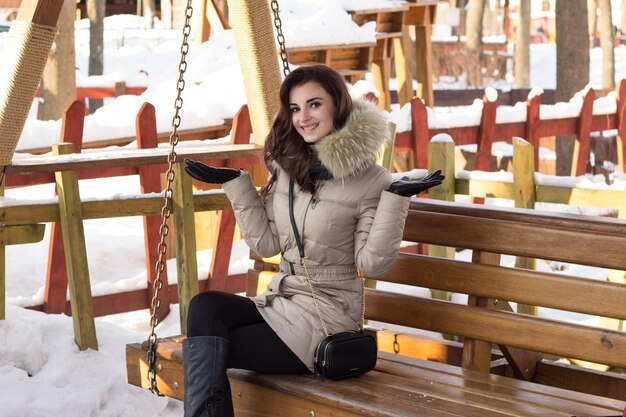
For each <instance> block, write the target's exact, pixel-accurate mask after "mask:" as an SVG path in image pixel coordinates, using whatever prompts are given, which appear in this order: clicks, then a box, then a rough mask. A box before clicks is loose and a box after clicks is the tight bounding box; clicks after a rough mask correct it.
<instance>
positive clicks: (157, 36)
mask: <svg viewBox="0 0 626 417" xmlns="http://www.w3.org/2000/svg"><path fill="white" fill-rule="evenodd" d="M381 2H383V0H367V1H365V0H359V1H355V0H341V2H335V1H332V0H314V1H311V0H308V1H305V0H292V1H290V2H287V1H282V2H281V7H282V8H283V10H287V11H288V12H287V13H286V14H285V17H284V25H285V36H286V38H287V39H288V42H293V43H292V44H291V45H306V44H311V43H312V42H319V43H331V41H333V43H340V42H354V41H357V40H358V41H371V40H372V36H373V29H372V27H371V25H365V26H364V27H360V28H359V27H358V26H356V25H354V24H353V23H352V22H351V21H349V16H348V15H347V13H346V12H345V10H354V9H363V8H373V7H377V6H378V5H380V4H381ZM338 4H341V6H342V8H343V9H341V8H340V7H339V6H338ZM314 19H318V20H317V21H316V22H314V21H313V20H314ZM85 24H86V23H85V21H81V22H78V23H77V30H79V31H80V30H82V31H83V32H84V29H85ZM143 24H144V22H142V21H140V20H138V19H137V18H135V17H133V16H130V17H129V16H116V17H111V18H107V19H106V25H107V32H106V33H105V43H106V44H107V45H113V46H112V47H110V48H109V47H108V48H107V49H106V55H105V75H104V76H102V77H90V78H87V77H86V76H85V75H84V74H85V73H86V72H87V71H86V68H87V65H86V63H87V56H88V55H87V53H86V49H85V42H84V35H83V37H82V38H77V39H78V40H77V44H79V46H78V50H77V67H78V71H79V73H78V77H77V79H78V82H79V84H80V85H83V86H89V85H112V84H113V83H114V82H115V81H125V82H126V83H127V85H131V86H132V85H145V86H147V87H148V89H147V90H146V92H145V93H144V94H143V95H142V96H138V97H133V96H123V97H119V98H117V99H115V100H107V103H108V104H107V106H105V107H103V108H102V109H100V110H99V111H98V112H96V113H95V114H94V115H91V116H88V117H87V119H86V123H85V139H86V141H89V140H95V139H101V138H110V137H119V136H132V135H133V134H134V120H135V114H136V112H137V110H138V109H139V107H140V106H141V104H142V103H143V102H145V101H150V102H151V103H152V104H154V105H155V106H156V109H157V119H158V126H159V130H160V131H167V130H169V126H170V123H171V117H172V102H173V99H174V96H175V79H176V72H177V65H178V48H179V45H178V39H179V35H176V34H174V33H172V32H171V31H164V30H159V29H156V30H149V31H146V30H138V28H141V27H142V25H143ZM320 24H321V25H322V26H324V30H323V31H319V30H318V31H317V32H316V28H319V25H320ZM307 31H308V32H307ZM120 34H121V37H120V36H119V35H120ZM323 34H326V35H324V36H326V37H323V36H322V35H323ZM328 34H331V35H330V37H328ZM140 37H145V39H143V40H141V39H137V38H140ZM148 38H149V39H148ZM80 39H82V41H81V40H80ZM120 39H126V40H125V41H124V42H126V43H125V44H124V45H121V46H120V45H117V47H115V45H114V44H115V42H119V40H120ZM140 41H141V42H140ZM1 49H2V42H1V38H0V53H1ZM624 51H626V49H624V48H623V47H620V48H617V49H616V64H617V68H616V73H617V74H618V77H621V76H623V74H625V73H626V68H623V65H624V64H620V63H622V62H626V59H621V58H620V57H621V56H622V55H623V54H624V53H625V52H624ZM598 55H599V50H593V51H592V52H591V58H592V65H591V67H592V73H591V77H592V78H591V79H592V82H591V85H594V86H597V85H599V82H598V80H599V76H600V75H599V72H598V71H596V69H595V68H598V67H599V66H598V65H595V64H594V62H598V61H597V60H598ZM531 60H532V63H533V64H534V65H533V69H532V72H531V79H532V82H533V85H535V86H537V87H541V88H554V73H555V71H554V68H555V60H554V48H553V45H540V46H539V45H533V48H532V51H531ZM186 77H187V80H188V81H187V85H186V89H185V93H184V99H185V105H184V106H183V113H182V119H183V128H194V127H202V126H211V125H216V124H221V123H222V121H223V119H224V118H229V117H232V116H233V115H234V113H235V112H236V111H237V110H238V108H239V107H240V105H241V104H243V103H244V102H245V93H244V89H243V84H242V82H241V77H240V69H239V60H238V58H237V54H236V53H235V43H234V38H233V35H232V32H231V31H224V32H221V33H218V34H216V35H215V36H213V37H212V38H211V40H210V41H209V42H206V43H205V44H204V45H203V46H202V48H200V49H194V50H192V52H191V53H190V56H189V69H188V71H187V73H186ZM368 79H369V80H371V77H368ZM393 82H395V81H394V80H392V83H393ZM374 90H375V89H374V88H373V86H372V84H371V81H368V80H367V79H366V80H365V81H363V82H361V83H358V84H357V85H355V86H354V87H353V90H352V92H353V94H354V95H356V96H359V95H363V94H365V93H366V92H369V91H374ZM537 91H538V90H535V91H534V92H533V93H531V94H536V92H537ZM489 94H493V92H490V93H489ZM614 101H615V99H614V98H612V99H611V98H609V99H607V100H605V102H600V101H598V102H597V103H596V106H598V108H597V109H594V112H596V111H597V112H598V114H603V113H609V112H611V111H612V110H611V109H612V108H613V109H614V107H612V106H614ZM579 102H580V98H579V97H578V98H576V97H575V98H574V99H573V102H570V103H563V104H561V105H557V106H549V107H542V109H541V111H542V118H544V117H546V118H547V117H557V116H558V115H563V114H569V113H567V112H572V114H574V113H576V112H577V109H579V108H580V104H579ZM481 106H482V102H480V103H474V104H473V105H472V106H469V107H466V108H465V109H464V110H463V115H462V116H459V115H458V114H457V115H456V116H454V117H451V116H449V115H447V114H446V112H445V111H443V110H441V109H429V126H448V125H453V124H454V123H456V125H466V124H468V123H471V124H475V123H477V120H478V119H477V115H479V114H480V110H481ZM522 107H523V106H514V107H513V108H509V109H502V110H500V109H498V121H499V122H504V121H509V122H512V121H521V120H524V119H525V109H524V108H522ZM613 111H614V110H613ZM478 117H479V116H478ZM390 118H391V119H392V120H393V121H394V122H396V124H397V125H398V131H404V130H408V129H410V112H409V111H408V107H407V106H405V107H404V108H402V109H396V110H394V111H393V112H391V114H390ZM59 130H60V123H59V121H37V120H32V119H31V120H29V121H28V123H27V126H26V128H25V129H24V133H23V135H22V138H21V139H20V143H19V145H18V147H19V148H21V149H28V148H35V147H42V146H47V145H50V144H51V143H55V142H57V140H58V134H59ZM224 140H227V138H225V139H224ZM224 140H222V141H216V142H214V143H220V142H223V141H224ZM133 146H134V145H130V146H129V148H132V147H133ZM181 146H185V144H181ZM497 146H499V145H497ZM508 151H509V149H508V148H503V149H501V152H508ZM413 174H415V175H418V176H421V175H422V174H423V173H421V172H417V173H413ZM472 175H475V174H473V173H472ZM476 175H478V174H476ZM494 175H496V176H498V178H502V177H503V176H506V175H505V174H504V173H496V174H494ZM539 180H541V181H548V179H545V178H538V181H539ZM581 181H582V180H581ZM584 181H587V182H585V184H587V186H589V187H600V185H596V182H595V179H593V178H591V179H587V178H585V180H584ZM584 181H583V182H584ZM80 191H81V195H82V196H83V197H84V198H96V197H103V196H106V195H108V196H115V195H125V194H134V193H137V192H138V191H139V184H138V180H137V178H135V177H121V178H115V179H99V180H86V181H81V184H80ZM53 195H54V188H53V186H52V185H50V184H48V185H39V186H33V187H24V188H20V189H9V190H6V196H7V197H4V198H5V199H19V200H32V201H36V200H43V199H49V198H51V197H52V196H53ZM0 201H2V198H0ZM489 203H491V204H501V205H510V202H503V201H496V200H494V199H490V200H489ZM48 233H49V227H48V231H47V232H46V237H45V238H44V240H43V241H42V242H40V243H36V244H28V245H17V246H9V247H7V248H6V272H7V274H6V275H7V279H6V287H7V288H6V294H7V300H8V306H7V312H6V316H7V319H6V320H4V321H0V392H2V396H0V410H2V411H1V412H0V414H1V415H2V416H7V417H22V416H23V417H38V416H49V415H54V416H70V417H73V416H86V415H90V416H98V417H99V416H133V417H134V416H162V417H170V416H172V417H173V416H180V415H182V405H181V403H180V402H178V401H175V400H168V399H165V398H158V397H154V396H152V395H151V394H149V393H148V392H147V391H144V390H141V389H138V388H136V387H132V386H129V385H127V384H126V382H125V375H124V372H125V367H124V366H125V364H124V346H125V344H126V343H130V342H138V341H142V340H144V339H145V338H146V337H147V334H148V322H149V317H148V316H149V314H148V312H147V311H146V310H142V311H136V312H132V313H126V314H119V315H112V316H107V317H102V318H98V319H96V327H97V335H98V340H99V348H100V349H99V350H98V351H97V352H96V351H87V352H79V351H78V350H77V348H76V345H75V343H74V341H73V327H72V321H71V318H70V317H66V316H64V315H45V314H42V313H38V312H33V311H30V310H27V309H24V308H22V307H24V306H31V305H36V304H40V303H42V301H43V289H44V283H45V269H46V259H47V250H48V248H47V245H48V243H47V242H48V236H49V235H48ZM85 234H86V243H87V256H88V263H89V270H90V276H91V281H92V285H93V287H92V291H93V293H94V294H107V293H114V292H119V291H125V290H132V289H136V288H141V287H142V286H144V285H145V277H146V271H145V265H144V262H145V256H144V253H143V236H142V227H141V219H140V218H138V217H132V218H131V217H129V218H119V219H114V220H106V219H102V220H89V221H85ZM461 256H462V257H463V256H467V254H465V253H462V254H461ZM210 259H211V253H210V251H201V252H199V254H198V269H199V274H200V276H206V274H207V272H208V268H209V263H210ZM505 262H507V263H509V264H510V263H511V262H512V261H511V260H510V259H507V260H506V261H505ZM249 266H250V260H249V259H248V249H247V247H246V246H245V244H244V243H243V242H241V241H240V242H238V243H236V244H235V245H234V248H233V255H232V262H231V269H230V273H231V274H233V273H240V272H243V271H246V270H247V269H248V268H249ZM562 267H563V266H558V265H553V264H549V263H544V264H542V263H539V268H540V269H541V270H554V269H561V268H562ZM568 268H569V269H567V270H566V273H569V274H572V275H577V274H578V273H580V269H577V268H576V267H574V266H568ZM168 272H169V274H168V276H169V279H170V282H175V281H176V268H175V266H174V264H173V262H172V261H169V262H168ZM593 276H594V278H595V279H605V278H606V271H603V270H597V271H593ZM383 286H384V287H385V289H391V290H395V291H404V290H405V288H403V287H398V286H393V287H392V286H389V285H388V284H383ZM413 291H416V292H417V293H420V294H422V295H428V292H427V290H425V289H424V290H420V289H414V290H413ZM453 300H454V301H456V302H464V299H463V296H462V295H455V296H454V298H453ZM540 314H541V315H543V316H550V317H553V318H554V317H562V314H561V313H559V312H553V311H549V310H547V309H542V310H541V311H540ZM177 316H178V309H177V306H173V308H172V314H171V315H170V316H169V317H168V318H167V319H166V320H165V321H164V322H163V323H162V324H161V325H160V326H159V328H158V329H157V333H158V335H159V336H168V335H174V334H178V333H180V327H179V324H178V318H177ZM567 318H569V319H573V320H576V321H578V322H590V321H593V320H594V319H593V318H589V317H582V316H580V317H579V316H576V317H571V316H568V317H567Z"/></svg>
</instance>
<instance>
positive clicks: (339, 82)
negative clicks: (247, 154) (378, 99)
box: [261, 64, 352, 200]
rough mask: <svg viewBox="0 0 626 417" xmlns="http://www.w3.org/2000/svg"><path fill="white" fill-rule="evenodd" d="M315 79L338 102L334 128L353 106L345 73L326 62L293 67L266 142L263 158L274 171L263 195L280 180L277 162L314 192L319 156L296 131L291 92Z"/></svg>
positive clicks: (340, 123)
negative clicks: (314, 169)
mask: <svg viewBox="0 0 626 417" xmlns="http://www.w3.org/2000/svg"><path fill="white" fill-rule="evenodd" d="M310 81H314V82H316V83H318V84H319V85H321V86H322V87H323V88H324V90H326V92H327V93H328V94H329V95H330V96H331V97H332V99H333V103H334V104H335V116H334V126H333V128H334V130H337V129H340V128H341V127H343V125H344V124H345V122H346V119H347V118H348V115H349V114H350V111H351V110H352V98H351V97H350V93H349V91H348V87H347V86H346V82H345V81H344V79H343V77H342V76H341V74H339V73H338V72H337V71H335V70H334V69H332V68H330V67H328V66H326V65H323V64H310V65H305V66H301V67H299V68H297V69H295V70H293V71H292V72H291V73H290V74H289V75H287V77H285V80H284V81H283V83H282V84H281V86H280V93H279V94H280V109H279V110H278V114H277V115H276V118H275V119H274V123H273V124H272V128H271V129H270V132H269V134H268V135H267V138H266V139H265V145H264V147H263V159H264V161H265V165H266V166H267V169H268V170H269V171H270V173H271V176H270V179H269V181H268V183H267V185H265V186H264V187H263V188H262V189H261V199H263V200H264V199H265V197H266V196H267V194H268V193H269V191H270V189H271V188H272V186H273V185H274V182H276V168H275V167H274V166H273V165H272V162H276V163H277V164H278V165H280V167H281V168H282V169H283V170H284V171H285V172H286V173H287V175H289V177H290V178H293V180H294V181H295V182H296V183H297V184H298V185H299V186H300V188H302V189H303V190H306V191H308V192H310V193H313V192H314V191H315V184H314V182H313V181H311V179H310V178H309V171H310V170H311V167H312V166H313V164H314V163H315V160H316V156H315V154H314V152H312V150H311V148H310V146H309V145H308V144H307V143H306V142H305V141H304V139H303V138H302V136H300V134H299V133H298V132H297V131H296V129H295V127H294V126H293V123H292V119H291V109H290V107H289V93H290V92H291V89H292V88H293V87H296V86H299V85H302V84H305V83H307V82H310Z"/></svg>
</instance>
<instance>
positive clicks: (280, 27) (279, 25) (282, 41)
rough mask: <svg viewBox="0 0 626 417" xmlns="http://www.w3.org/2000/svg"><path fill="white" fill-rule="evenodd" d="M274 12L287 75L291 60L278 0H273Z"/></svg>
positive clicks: (277, 35) (284, 71)
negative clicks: (288, 54)
mask: <svg viewBox="0 0 626 417" xmlns="http://www.w3.org/2000/svg"><path fill="white" fill-rule="evenodd" d="M271 5H272V12H274V27H275V28H276V39H277V40H278V46H279V47H280V59H281V60H282V62H283V74H284V75H285V77H286V76H287V75H289V60H288V57H287V48H286V47H285V37H284V36H283V22H282V20H280V10H279V8H278V0H272V2H271Z"/></svg>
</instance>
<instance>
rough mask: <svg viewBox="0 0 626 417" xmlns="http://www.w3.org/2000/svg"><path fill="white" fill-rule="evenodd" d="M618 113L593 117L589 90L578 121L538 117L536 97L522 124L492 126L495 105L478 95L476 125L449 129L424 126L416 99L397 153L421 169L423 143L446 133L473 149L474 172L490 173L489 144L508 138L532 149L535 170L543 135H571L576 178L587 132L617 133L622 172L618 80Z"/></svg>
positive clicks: (625, 97) (622, 101) (625, 125)
mask: <svg viewBox="0 0 626 417" xmlns="http://www.w3.org/2000/svg"><path fill="white" fill-rule="evenodd" d="M616 95H617V110H616V112H615V113H609V114H598V115H594V114H593V103H594V99H595V91H594V90H593V89H589V91H588V92H587V93H586V94H585V96H584V99H583V104H582V108H581V111H580V114H579V115H578V117H567V118H560V119H545V120H542V119H540V105H541V96H535V97H533V98H532V99H529V100H527V101H526V111H527V113H526V114H527V117H526V121H523V122H514V123H496V110H497V107H498V101H497V100H495V101H490V100H489V99H488V98H487V96H484V97H483V109H482V114H481V118H480V124H479V125H478V126H464V127H451V128H432V129H431V128H429V127H428V115H427V111H426V107H425V106H424V104H423V103H422V101H421V100H420V99H418V98H414V99H413V100H412V101H411V126H412V127H411V130H410V131H407V132H399V133H398V134H397V135H396V143H395V148H396V150H410V151H412V152H413V158H414V161H413V163H414V166H415V167H417V168H426V167H427V166H428V151H427V147H428V142H429V141H430V138H432V137H433V136H435V135H437V134H439V133H447V134H449V135H450V136H452V137H453V138H454V141H455V143H456V145H468V144H475V145H477V153H476V164H475V167H474V169H477V170H481V171H489V166H490V162H491V145H492V144H493V142H496V141H505V142H509V143H511V140H512V138H513V137H521V138H524V139H526V140H527V141H528V142H530V143H531V144H532V145H533V146H534V152H535V155H534V161H535V166H538V164H539V139H540V138H542V137H548V136H559V135H575V136H576V151H575V154H574V156H573V159H572V173H571V175H574V176H579V175H582V174H583V173H585V170H586V167H587V161H588V159H589V149H590V136H591V132H596V131H606V130H617V142H618V165H619V167H620V171H621V172H623V170H624V160H625V157H626V150H624V147H623V144H622V139H623V138H624V137H625V136H624V135H626V122H624V120H625V114H624V112H625V111H626V110H625V107H626V106H625V105H626V82H625V81H624V80H622V82H620V84H619V86H618V87H617V90H616Z"/></svg>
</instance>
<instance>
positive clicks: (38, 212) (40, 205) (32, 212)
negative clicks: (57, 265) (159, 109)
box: [0, 192, 230, 224]
mask: <svg viewBox="0 0 626 417" xmlns="http://www.w3.org/2000/svg"><path fill="white" fill-rule="evenodd" d="M193 202H194V210H195V211H215V210H223V209H229V208H230V202H229V201H228V198H227V197H226V195H225V194H222V193H212V192H204V193H202V192H196V193H195V194H194V198H193ZM81 204H82V211H83V219H85V220H86V219H105V218H116V217H127V216H142V215H146V214H157V213H160V212H161V208H162V207H163V195H128V196H121V197H119V198H115V199H113V200H99V201H83V202H82V203H81ZM58 220H59V206H58V201H57V200H56V199H50V201H49V202H35V203H33V202H32V201H25V200H22V201H6V202H5V201H0V222H1V223H4V224H25V223H47V222H54V221H58Z"/></svg>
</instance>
